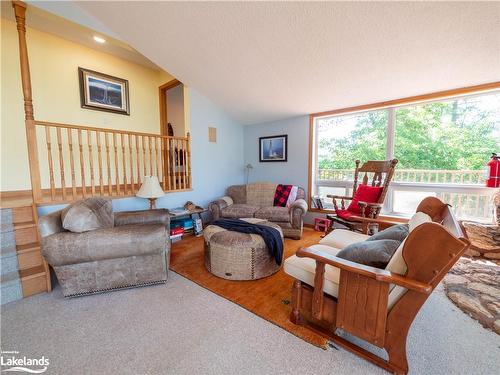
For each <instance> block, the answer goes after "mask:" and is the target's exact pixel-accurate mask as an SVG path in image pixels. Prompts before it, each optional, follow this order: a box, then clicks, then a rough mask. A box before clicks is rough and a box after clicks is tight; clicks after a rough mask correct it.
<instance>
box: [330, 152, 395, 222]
mask: <svg viewBox="0 0 500 375" xmlns="http://www.w3.org/2000/svg"><path fill="white" fill-rule="evenodd" d="M355 163H356V169H355V170H354V185H353V188H352V196H350V197H347V196H341V195H327V197H328V198H332V200H333V207H334V208H335V215H333V214H330V215H327V218H328V219H330V220H332V221H333V222H337V223H339V224H342V225H344V226H346V227H347V228H349V229H350V230H357V231H360V230H361V229H362V228H363V220H361V218H371V219H376V218H377V217H378V215H379V213H380V210H381V209H382V206H383V205H384V200H385V196H386V194H387V189H388V188H389V184H390V182H391V180H392V177H393V175H394V169H395V168H396V164H398V159H392V160H369V161H367V162H365V163H364V164H363V165H362V166H361V167H359V164H360V161H359V160H356V162H355ZM360 172H361V173H364V176H363V181H362V182H361V184H360V186H359V187H358V178H359V173H360ZM369 173H370V174H371V173H373V176H372V181H371V182H370V184H368V182H369V181H368V180H369V176H368V174H369ZM366 190H371V192H370V191H368V192H367V193H368V195H373V194H375V199H374V201H372V202H365V201H364V200H363V195H366ZM362 191H363V192H362ZM360 197H361V199H360ZM337 199H339V200H340V206H339V204H338V202H337ZM346 201H351V202H352V203H351V204H350V205H349V206H348V207H346V203H345V202H346ZM365 229H366V228H365Z"/></svg>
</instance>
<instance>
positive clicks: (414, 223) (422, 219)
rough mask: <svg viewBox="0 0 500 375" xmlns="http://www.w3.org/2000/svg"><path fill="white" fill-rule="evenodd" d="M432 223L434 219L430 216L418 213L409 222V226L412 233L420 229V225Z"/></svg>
mask: <svg viewBox="0 0 500 375" xmlns="http://www.w3.org/2000/svg"><path fill="white" fill-rule="evenodd" d="M431 221H432V218H431V217H430V216H429V215H427V214H424V213H423V212H416V213H415V214H413V216H412V217H411V219H410V220H409V221H408V226H409V228H410V232H411V231H413V229H415V228H416V227H418V226H419V225H420V224H423V223H429V222H431Z"/></svg>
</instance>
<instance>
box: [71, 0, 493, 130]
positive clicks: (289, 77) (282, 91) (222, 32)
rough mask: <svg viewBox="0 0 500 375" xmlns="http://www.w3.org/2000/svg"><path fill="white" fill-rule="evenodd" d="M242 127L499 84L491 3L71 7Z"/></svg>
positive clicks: (95, 4)
mask: <svg viewBox="0 0 500 375" xmlns="http://www.w3.org/2000/svg"><path fill="white" fill-rule="evenodd" d="M77 5H78V6H79V7H81V8H82V9H84V11H85V12H86V13H87V14H89V15H91V16H93V17H95V18H96V19H97V20H98V21H99V22H100V23H102V24H103V25H106V27H107V28H109V29H110V30H112V31H113V33H114V34H115V35H117V36H118V37H119V38H121V39H122V40H124V41H126V42H127V43H129V44H130V45H131V46H132V47H134V48H135V49H137V50H138V51H139V52H141V53H142V54H144V55H145V56H146V57H147V58H148V59H150V60H151V61H153V62H154V63H155V64H157V65H158V66H160V67H162V68H163V69H165V70H167V71H168V72H170V73H172V74H173V75H174V76H175V77H177V78H178V79H179V80H181V81H182V82H184V83H185V84H187V85H189V86H192V87H194V88H196V89H197V90H199V91H201V92H202V93H203V94H205V95H206V96H207V97H209V98H210V99H211V100H213V101H214V102H216V103H217V104H219V105H221V106H222V107H223V108H224V109H225V110H226V111H228V112H229V114H230V115H232V116H233V117H234V118H235V119H237V120H239V121H240V122H242V123H244V124H252V123H258V122H265V121H272V120H277V119H281V118H286V117H291V116H295V115H301V114H307V113H311V112H318V111H324V110H329V109H335V108H342V107H348V106H353V105H359V104H367V103H372V102H378V101H382V100H387V99H396V98H400V97H405V96H410V95H416V94H423V93H427V92H432V91H438V90H444V89H451V88H457V87H463V86H469V85H475V84H480V83H486V82H492V81H498V80H500V2H489V3H488V2H484V3H483V2H481V3H480V2H457V3H450V2H385V3H374V2H371V3H370V2H324V3H316V2H315V3H311V2H294V3H290V2H196V3H194V2H148V3H146V2H123V3H117V2H79V3H77Z"/></svg>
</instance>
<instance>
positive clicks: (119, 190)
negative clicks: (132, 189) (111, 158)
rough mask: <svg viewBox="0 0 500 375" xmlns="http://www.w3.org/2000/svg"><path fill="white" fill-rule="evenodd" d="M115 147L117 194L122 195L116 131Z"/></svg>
mask: <svg viewBox="0 0 500 375" xmlns="http://www.w3.org/2000/svg"><path fill="white" fill-rule="evenodd" d="M113 148H114V150H115V181H116V195H120V194H121V189H120V175H119V173H118V144H117V143H116V133H113Z"/></svg>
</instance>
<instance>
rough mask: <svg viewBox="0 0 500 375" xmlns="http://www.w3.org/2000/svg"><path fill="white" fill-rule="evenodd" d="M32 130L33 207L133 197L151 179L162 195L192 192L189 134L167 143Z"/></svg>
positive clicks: (101, 132)
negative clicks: (94, 198) (36, 176)
mask: <svg viewBox="0 0 500 375" xmlns="http://www.w3.org/2000/svg"><path fill="white" fill-rule="evenodd" d="M33 127H34V131H33V132H32V137H34V140H33V139H31V145H32V146H33V143H34V145H35V146H36V147H34V149H35V150H37V151H36V153H35V156H36V161H35V163H30V168H38V169H39V171H38V174H39V176H40V183H39V186H33V190H34V191H33V195H34V197H39V199H37V202H36V203H52V202H58V201H63V202H64V201H71V200H75V199H80V198H86V197H91V196H96V195H99V196H112V197H118V196H132V195H135V193H137V191H138V190H139V189H140V187H141V184H142V181H143V180H144V176H151V175H152V176H157V177H158V180H159V181H160V184H161V186H162V188H163V190H165V191H166V192H173V191H182V190H188V189H191V185H192V180H191V150H190V136H189V133H188V135H187V137H169V136H164V135H159V134H150V133H140V132H133V131H125V130H115V129H105V128H96V127H88V126H76V125H69V124H59V123H53V122H45V121H36V120H35V121H34V122H33ZM32 137H30V138H32ZM28 144H29V145H30V143H28ZM31 151H32V153H33V150H31ZM32 164H33V165H32ZM35 190H37V191H35Z"/></svg>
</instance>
